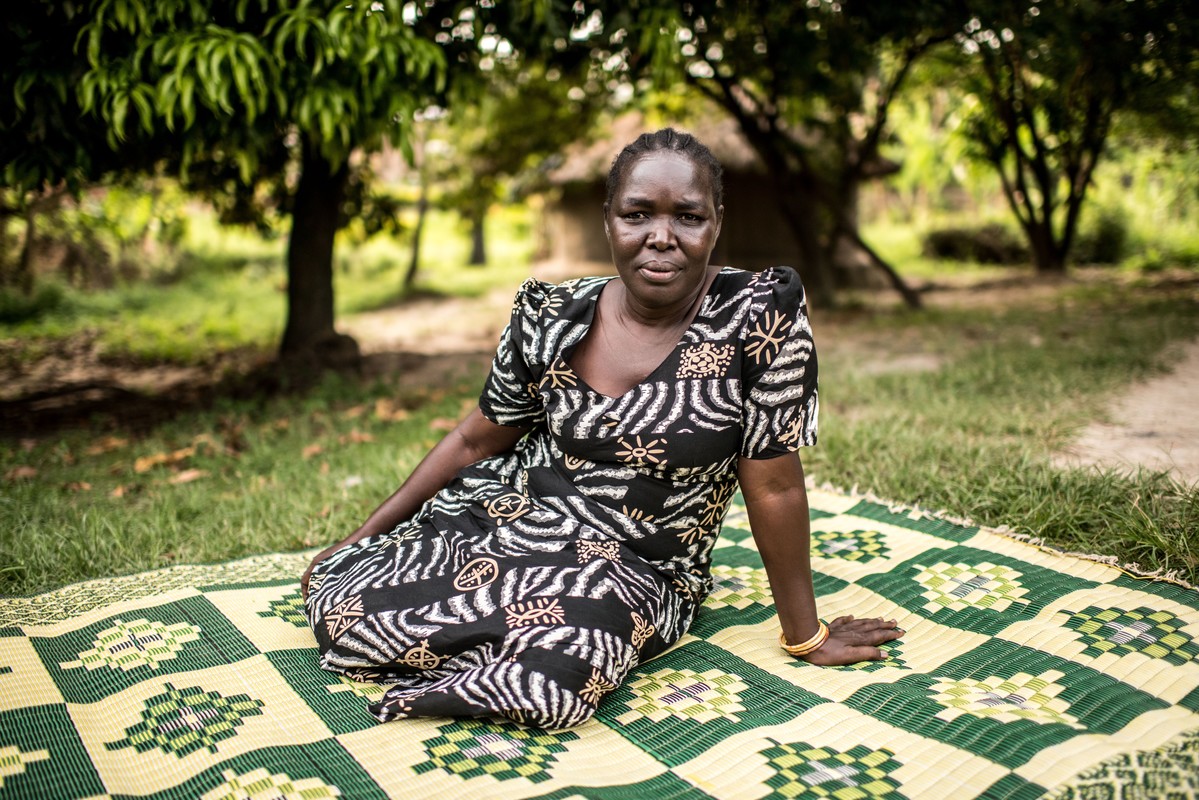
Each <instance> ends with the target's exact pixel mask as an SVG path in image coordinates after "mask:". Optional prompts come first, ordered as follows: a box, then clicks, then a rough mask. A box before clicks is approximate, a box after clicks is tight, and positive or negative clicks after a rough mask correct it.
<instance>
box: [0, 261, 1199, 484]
mask: <svg viewBox="0 0 1199 800" xmlns="http://www.w3.org/2000/svg"><path fill="white" fill-rule="evenodd" d="M605 269H607V268H606V267H605V266H604V265H595V264H584V265H572V266H570V267H564V266H561V265H552V264H543V265H540V266H539V267H538V268H537V269H536V270H535V275H536V276H537V277H539V278H543V279H545V280H551V281H560V280H563V279H565V278H568V277H573V276H575V275H580V274H599V273H602V272H603V271H604V270H605ZM929 288H933V289H935V290H934V291H928V292H926V293H925V298H926V300H927V301H928V302H929V303H930V304H945V305H959V306H960V305H992V304H996V303H1000V304H1002V303H1008V302H1016V301H1019V302H1021V303H1024V304H1026V305H1027V304H1030V303H1036V302H1037V301H1039V300H1041V299H1048V298H1051V297H1052V296H1053V295H1054V293H1055V291H1056V288H1057V287H1055V286H1054V285H1052V284H1044V283H1042V284H1035V283H1034V284H1032V285H1030V284H1029V283H1028V281H1027V279H1021V280H1019V281H1001V282H997V283H996V284H995V285H992V286H983V287H980V286H977V285H975V286H971V287H969V288H968V289H967V288H966V287H955V286H953V285H942V286H938V287H929ZM959 289H960V290H961V291H959ZM884 302H886V301H885V300H884ZM511 303H512V297H511V292H510V291H509V290H500V291H495V292H492V293H490V294H488V295H486V296H482V297H477V298H452V299H448V300H447V299H439V298H430V299H417V300H414V301H410V302H407V303H404V304H402V305H399V306H396V307H393V308H388V309H383V310H379V311H374V312H371V313H366V314H359V315H356V316H354V317H352V318H349V319H347V320H345V321H344V322H343V323H342V325H341V327H342V329H343V330H344V331H345V332H346V333H349V334H350V335H351V336H353V337H354V338H355V339H357V340H358V342H359V345H360V347H361V348H362V352H363V355H364V371H365V372H366V373H367V374H386V375H388V376H389V378H395V379H396V380H397V383H398V385H397V389H399V390H403V389H404V388H405V387H411V388H417V387H422V386H431V385H447V384H448V383H450V382H454V381H456V380H458V379H460V377H461V376H463V375H466V374H470V373H471V372H473V371H477V370H478V369H480V368H481V367H485V365H486V364H487V363H488V361H489V359H490V357H491V353H492V351H493V349H494V347H495V342H496V340H497V339H498V337H499V334H500V331H501V330H502V329H503V327H504V325H505V324H506V323H507V321H508V315H509V313H510V309H511ZM859 338H861V337H859ZM93 339H94V337H89V336H86V335H84V336H80V337H77V338H75V339H72V340H68V341H67V342H63V343H61V344H60V345H59V346H57V347H56V349H54V350H52V351H50V352H48V353H46V355H45V357H43V358H42V359H40V360H39V361H38V363H37V364H35V365H33V366H32V367H29V366H22V365H20V364H19V363H17V361H16V360H15V359H13V358H6V357H5V356H6V353H5V348H4V344H3V343H2V342H0V431H2V432H5V433H13V434H17V435H20V434H21V433H22V432H24V433H25V434H27V433H28V432H29V430H30V427H31V426H33V427H34V428H35V429H36V428H43V427H51V428H53V427H57V426H60V425H72V424H81V423H84V424H86V422H87V421H88V420H89V419H90V418H91V417H92V416H93V415H94V414H96V413H110V414H112V413H115V412H116V411H118V410H119V411H120V412H121V413H123V414H124V417H125V419H124V420H123V422H125V423H130V424H134V425H136V424H137V423H138V422H142V423H145V424H153V422H154V421H156V420H157V419H161V418H164V417H165V416H170V415H171V414H172V413H178V411H180V410H182V409H186V408H188V407H190V406H196V407H199V406H202V405H203V404H204V402H205V401H206V398H207V397H209V396H210V395H211V394H212V391H213V386H214V384H217V383H221V382H222V381H225V382H228V380H229V376H230V375H232V376H234V378H235V380H234V381H233V382H232V387H233V388H232V389H231V390H230V391H229V393H232V394H236V393H238V392H239V391H244V392H254V391H259V390H261V389H262V385H261V384H262V381H263V378H262V377H261V374H259V373H256V370H260V368H261V366H262V365H261V364H256V363H254V362H253V357H249V356H238V355H236V354H235V355H233V356H232V357H229V358H227V359H226V360H225V361H223V362H220V363H214V364H211V365H203V366H195V367H162V366H154V367H137V366H131V365H128V364H120V363H107V362H105V361H104V360H103V359H101V358H99V357H98V356H97V354H96V348H95V346H94V344H93V341H92V340H93ZM837 346H838V347H841V348H847V349H849V350H850V351H852V353H853V355H854V359H853V361H854V363H855V368H856V369H859V370H861V371H863V372H866V373H870V374H878V373H883V372H894V371H908V372H911V371H927V370H935V369H937V368H938V367H939V365H940V360H939V358H938V356H937V355H936V354H934V353H929V352H927V351H926V350H925V349H924V347H923V345H922V343H921V342H920V340H919V337H918V336H912V337H904V336H896V335H895V334H894V332H891V333H890V334H888V338H887V340H886V341H873V339H872V338H871V340H867V339H865V338H863V339H862V341H856V340H852V339H851V340H846V339H845V338H844V337H840V336H839V337H838V343H837ZM1175 356H1176V361H1175V366H1174V369H1173V370H1172V371H1171V372H1169V373H1167V374H1163V375H1161V376H1158V377H1156V378H1154V379H1152V380H1150V381H1146V382H1144V383H1141V384H1138V385H1134V386H1130V387H1129V388H1128V390H1127V391H1126V392H1124V393H1123V394H1122V395H1121V396H1119V397H1117V398H1115V399H1114V400H1113V402H1112V404H1111V406H1110V409H1109V411H1108V413H1107V414H1106V415H1105V418H1104V419H1102V420H1096V421H1094V422H1092V423H1091V424H1090V425H1089V426H1087V427H1086V428H1085V429H1084V430H1083V431H1082V433H1081V435H1080V436H1079V438H1078V439H1077V440H1076V441H1075V442H1074V443H1072V444H1071V445H1070V446H1069V447H1068V448H1067V449H1066V450H1065V451H1064V452H1062V453H1060V454H1058V456H1057V457H1056V458H1055V461H1056V462H1057V463H1059V464H1061V465H1063V466H1067V465H1069V466H1075V465H1080V464H1082V465H1086V464H1091V465H1096V466H1098V467H1102V468H1115V469H1121V470H1134V469H1136V468H1137V467H1138V466H1144V467H1148V468H1150V469H1161V470H1169V471H1170V473H1171V475H1172V476H1173V477H1175V478H1176V479H1177V480H1179V481H1180V482H1183V483H1187V484H1194V483H1196V482H1199V413H1196V407H1197V406H1199V341H1195V342H1191V343H1189V344H1187V345H1185V346H1183V347H1179V348H1176V353H1175ZM255 374H259V377H257V378H253V379H245V378H243V379H241V380H240V382H239V381H238V380H236V378H237V376H239V375H241V376H246V375H255ZM396 376H398V377H396Z"/></svg>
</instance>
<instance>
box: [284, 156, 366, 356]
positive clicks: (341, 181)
mask: <svg viewBox="0 0 1199 800" xmlns="http://www.w3.org/2000/svg"><path fill="white" fill-rule="evenodd" d="M348 174H349V167H348V165H347V164H345V163H341V164H333V163H330V161H329V160H328V159H326V158H325V157H324V156H323V155H322V154H321V153H320V151H319V149H318V148H317V147H316V146H315V145H314V144H313V143H312V142H309V141H305V142H304V145H303V154H302V156H301V168H300V182H299V185H298V186H297V187H296V196H295V203H294V208H293V210H292V221H291V234H290V236H289V237H288V241H287V327H286V328H285V329H284V331H283V343H282V344H281V346H280V348H279V355H280V356H281V357H283V358H285V359H289V360H290V359H295V358H303V359H306V360H311V359H315V360H316V361H317V362H318V364H319V365H320V366H337V365H342V364H346V363H348V362H356V361H357V359H358V345H357V344H355V342H354V340H353V339H351V338H350V337H349V336H345V335H342V334H338V333H337V331H335V330H334V329H333V238H334V234H336V233H337V218H338V212H339V210H340V208H341V203H342V199H343V198H344V195H345V186H346V177H347V175H348Z"/></svg>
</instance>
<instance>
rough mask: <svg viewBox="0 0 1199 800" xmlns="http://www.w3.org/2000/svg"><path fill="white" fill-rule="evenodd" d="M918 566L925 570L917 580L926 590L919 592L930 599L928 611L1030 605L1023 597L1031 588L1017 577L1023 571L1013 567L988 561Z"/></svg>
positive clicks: (993, 608) (926, 608)
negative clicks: (973, 564) (1026, 586)
mask: <svg viewBox="0 0 1199 800" xmlns="http://www.w3.org/2000/svg"><path fill="white" fill-rule="evenodd" d="M916 566H917V567H918V568H919V569H921V570H923V571H922V572H921V573H920V574H919V575H917V576H916V578H915V580H916V582H917V583H919V584H920V585H921V586H923V587H924V588H925V589H926V590H927V591H924V592H921V595H920V596H921V597H923V598H925V599H926V600H928V601H929V602H927V603H925V604H924V609H925V610H926V611H931V612H935V611H940V610H941V609H946V608H947V609H949V610H950V611H961V610H962V609H964V608H970V607H973V608H985V609H988V610H990V611H1003V610H1005V609H1006V608H1008V607H1009V606H1011V605H1013V604H1020V605H1028V601H1027V600H1025V599H1024V595H1026V594H1028V589H1026V588H1024V586H1023V584H1021V583H1020V581H1018V580H1017V578H1020V577H1021V573H1019V572H1017V571H1016V570H1014V569H1012V568H1011V567H1005V566H1003V565H1002V564H992V563H990V562H989V561H984V562H983V563H981V564H976V565H975V566H968V565H966V564H961V563H958V564H947V563H946V562H944V561H941V562H939V563H937V564H934V565H933V566H931V567H925V566H922V565H920V564H917V565H916Z"/></svg>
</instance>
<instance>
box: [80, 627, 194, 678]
mask: <svg viewBox="0 0 1199 800" xmlns="http://www.w3.org/2000/svg"><path fill="white" fill-rule="evenodd" d="M199 638H200V629H199V628H197V627H196V626H195V625H191V624H189V623H186V622H179V623H176V624H174V625H164V624H163V623H161V622H157V621H150V620H146V619H135V620H133V621H132V622H123V621H122V620H119V619H118V620H116V621H115V622H114V623H113V626H112V627H111V628H108V629H106V630H103V631H101V632H100V633H99V634H98V635H97V636H96V638H95V639H94V640H93V641H92V649H90V650H85V651H83V652H82V653H79V654H78V656H79V660H78V661H67V662H64V663H62V664H59V665H58V666H59V667H61V668H62V669H77V668H79V667H87V669H89V670H93V669H99V668H100V667H108V668H109V669H119V670H122V671H124V672H129V671H130V670H133V669H137V668H138V667H149V668H150V669H158V665H159V664H161V663H162V662H164V661H170V660H171V659H173V658H175V657H176V656H178V655H179V651H180V650H182V649H183V645H185V644H186V643H188V642H194V641H195V640H196V639H199Z"/></svg>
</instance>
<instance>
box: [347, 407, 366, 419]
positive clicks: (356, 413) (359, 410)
mask: <svg viewBox="0 0 1199 800" xmlns="http://www.w3.org/2000/svg"><path fill="white" fill-rule="evenodd" d="M365 411H366V406H365V405H361V406H353V407H351V408H347V409H346V410H345V411H343V412H341V418H342V419H358V418H359V417H361V416H362V415H363V413H364V412H365Z"/></svg>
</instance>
